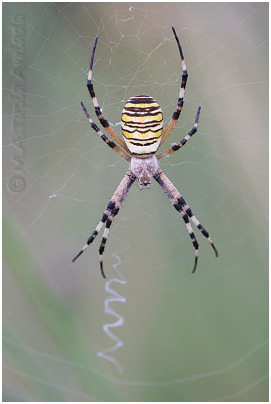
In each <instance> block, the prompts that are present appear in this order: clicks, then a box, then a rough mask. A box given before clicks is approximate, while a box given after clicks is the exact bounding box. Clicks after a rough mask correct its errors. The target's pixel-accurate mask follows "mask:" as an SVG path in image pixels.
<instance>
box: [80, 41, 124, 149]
mask: <svg viewBox="0 0 271 404" xmlns="http://www.w3.org/2000/svg"><path fill="white" fill-rule="evenodd" d="M97 42H98V37H96V39H95V42H94V46H93V49H92V55H91V60H90V66H89V72H88V81H87V88H88V91H89V95H90V97H91V99H92V102H93V105H94V109H95V113H96V115H97V118H98V119H99V121H100V122H101V125H102V126H103V127H104V128H105V130H106V131H107V132H108V133H109V135H110V136H111V137H112V138H113V139H114V140H115V141H116V142H117V143H118V144H119V146H121V147H123V148H124V149H125V150H126V151H129V150H128V148H127V146H126V144H125V142H124V141H123V140H122V139H121V138H120V137H119V136H118V135H117V134H116V132H115V131H114V129H113V128H112V127H111V126H110V124H109V122H108V121H107V119H105V118H104V117H103V115H102V111H101V108H100V106H99V103H98V100H97V97H96V95H95V92H94V86H93V83H92V70H93V61H94V55H95V50H96V45H97Z"/></svg>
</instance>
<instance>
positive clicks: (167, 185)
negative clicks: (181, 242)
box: [153, 171, 218, 272]
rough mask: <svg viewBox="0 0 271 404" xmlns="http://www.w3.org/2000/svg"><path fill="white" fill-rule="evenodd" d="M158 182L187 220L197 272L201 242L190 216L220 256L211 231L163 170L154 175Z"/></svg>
mask: <svg viewBox="0 0 271 404" xmlns="http://www.w3.org/2000/svg"><path fill="white" fill-rule="evenodd" d="M153 178H154V179H155V180H156V181H157V182H158V184H159V185H160V186H161V187H162V188H163V190H164V191H165V193H166V195H167V196H168V198H169V199H170V201H171V203H172V205H173V206H174V208H175V209H176V210H177V211H178V212H179V213H180V214H181V216H182V218H183V220H184V221H185V224H186V228H187V231H188V233H189V235H190V238H191V240H192V243H193V246H194V248H195V263H194V268H193V271H192V272H195V270H196V268H197V262H198V248H199V244H198V242H197V239H196V237H195V234H194V232H193V229H192V227H191V224H190V222H189V218H190V219H191V220H192V222H193V223H194V224H195V225H196V226H197V228H198V229H199V230H200V232H201V233H202V234H203V235H204V236H205V237H206V238H207V240H208V241H209V243H210V244H211V246H212V248H213V250H214V252H215V255H216V257H217V256H218V252H217V249H216V247H215V245H214V243H213V241H212V239H211V237H210V236H209V233H208V232H207V230H206V229H205V228H204V227H203V226H202V225H201V223H200V222H199V221H198V219H197V218H196V216H194V214H193V213H192V210H191V208H190V206H189V205H187V203H186V202H185V200H184V198H183V197H182V195H181V194H180V193H179V191H178V190H177V189H176V188H175V186H174V185H173V184H172V182H171V181H170V180H169V179H168V178H167V176H166V175H165V174H164V173H163V171H160V172H158V173H157V174H155V175H154V177H153Z"/></svg>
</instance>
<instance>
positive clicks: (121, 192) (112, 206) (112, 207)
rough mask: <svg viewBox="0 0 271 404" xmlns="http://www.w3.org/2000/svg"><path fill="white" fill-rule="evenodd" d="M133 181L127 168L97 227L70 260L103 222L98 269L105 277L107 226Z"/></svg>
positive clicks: (89, 241) (93, 237) (87, 244)
mask: <svg viewBox="0 0 271 404" xmlns="http://www.w3.org/2000/svg"><path fill="white" fill-rule="evenodd" d="M134 181H135V176H134V174H132V172H131V171H130V170H128V171H127V173H126V174H125V176H124V178H123V180H122V181H121V183H120V184H119V186H118V188H117V189H116V191H115V193H114V195H113V196H112V198H111V199H110V202H109V204H108V205H107V208H106V210H105V211H104V213H103V216H102V218H101V220H100V222H99V223H98V225H97V227H96V228H95V230H94V232H93V233H92V234H91V236H90V237H89V238H88V240H87V242H86V244H85V245H84V247H83V248H82V249H81V250H80V251H79V253H78V254H77V255H76V256H75V257H74V258H73V260H72V262H74V261H76V260H77V258H79V257H80V255H82V254H83V252H84V251H85V250H86V249H87V247H88V246H89V245H90V244H91V243H92V242H93V240H94V239H95V238H96V236H97V235H98V233H99V232H100V230H101V229H102V227H103V226H104V224H105V230H104V234H103V238H102V242H101V245H100V249H99V253H100V269H101V273H102V276H103V277H104V278H105V274H104V271H103V259H102V254H103V252H104V248H105V243H106V241H107V238H108V234H109V228H110V226H111V224H112V221H113V218H114V217H115V216H116V214H117V213H118V211H119V209H120V207H121V205H122V203H123V201H124V199H125V197H126V195H127V193H128V191H129V189H130V188H131V186H132V184H133V183H134Z"/></svg>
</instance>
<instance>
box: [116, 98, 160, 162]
mask: <svg viewBox="0 0 271 404" xmlns="http://www.w3.org/2000/svg"><path fill="white" fill-rule="evenodd" d="M121 128H122V134H123V137H124V140H125V143H126V145H127V147H128V149H129V150H130V152H131V153H132V154H136V155H142V156H144V155H148V154H153V153H155V152H156V150H157V149H158V147H159V144H160V141H161V136H162V132H163V113H162V110H161V108H160V106H159V104H158V103H157V102H156V101H155V99H153V98H152V97H150V96H148V95H136V96H135V97H132V98H130V99H129V100H128V101H127V102H126V104H125V106H124V108H123V111H122V115H121Z"/></svg>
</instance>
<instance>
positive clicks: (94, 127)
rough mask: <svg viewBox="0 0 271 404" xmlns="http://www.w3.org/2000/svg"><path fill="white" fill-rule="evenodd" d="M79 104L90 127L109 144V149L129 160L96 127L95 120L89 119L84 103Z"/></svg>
mask: <svg viewBox="0 0 271 404" xmlns="http://www.w3.org/2000/svg"><path fill="white" fill-rule="evenodd" d="M81 106H82V108H83V111H84V113H85V115H86V117H87V119H88V121H89V123H90V125H91V127H92V129H94V130H95V131H96V132H97V133H98V135H99V136H100V137H101V138H102V140H103V141H104V142H105V143H106V144H107V145H108V146H109V147H111V149H113V150H115V152H117V153H119V154H120V155H121V156H122V157H123V158H125V160H127V161H130V159H131V158H130V156H129V155H128V154H127V153H126V152H125V151H124V150H122V149H121V148H119V147H118V146H117V145H116V143H114V142H112V140H109V139H108V137H107V136H105V134H104V133H103V132H102V131H101V130H100V129H99V128H98V126H97V125H96V123H95V122H93V120H92V119H91V117H90V116H89V113H88V111H87V109H86V107H85V106H84V104H83V103H82V102H81Z"/></svg>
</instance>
